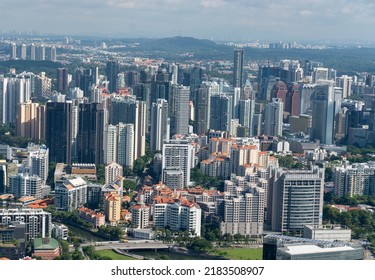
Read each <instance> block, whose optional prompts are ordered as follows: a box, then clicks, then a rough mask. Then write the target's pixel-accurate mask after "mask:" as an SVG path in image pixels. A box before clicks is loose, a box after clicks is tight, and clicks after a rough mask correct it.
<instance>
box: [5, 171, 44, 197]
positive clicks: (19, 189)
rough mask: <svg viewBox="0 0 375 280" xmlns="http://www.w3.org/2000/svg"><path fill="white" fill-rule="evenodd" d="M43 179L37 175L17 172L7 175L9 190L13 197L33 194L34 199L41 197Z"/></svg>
mask: <svg viewBox="0 0 375 280" xmlns="http://www.w3.org/2000/svg"><path fill="white" fill-rule="evenodd" d="M43 186H44V184H43V180H42V179H41V178H40V177H38V176H29V175H28V174H18V175H15V176H9V190H10V193H11V194H13V195H14V196H15V197H18V198H20V197H23V196H33V197H35V198H36V199H41V198H42V188H43Z"/></svg>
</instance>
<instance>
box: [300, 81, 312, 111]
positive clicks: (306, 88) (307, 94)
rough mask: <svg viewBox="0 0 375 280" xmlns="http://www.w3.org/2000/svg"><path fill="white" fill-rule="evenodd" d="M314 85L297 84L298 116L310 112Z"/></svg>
mask: <svg viewBox="0 0 375 280" xmlns="http://www.w3.org/2000/svg"><path fill="white" fill-rule="evenodd" d="M315 86H316V84H299V108H298V111H299V114H306V113H311V112H312V99H313V96H314V89H315Z"/></svg>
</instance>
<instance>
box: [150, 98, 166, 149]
mask: <svg viewBox="0 0 375 280" xmlns="http://www.w3.org/2000/svg"><path fill="white" fill-rule="evenodd" d="M169 129H170V119H169V117H168V102H167V101H166V100H165V99H157V100H156V102H155V103H152V107H151V133H150V149H151V151H162V149H163V143H164V141H166V140H169V135H170V131H169Z"/></svg>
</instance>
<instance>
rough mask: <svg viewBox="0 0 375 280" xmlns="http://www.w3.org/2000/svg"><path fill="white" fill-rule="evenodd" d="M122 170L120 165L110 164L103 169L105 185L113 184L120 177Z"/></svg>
mask: <svg viewBox="0 0 375 280" xmlns="http://www.w3.org/2000/svg"><path fill="white" fill-rule="evenodd" d="M122 174H123V168H122V166H121V165H120V164H118V163H116V162H112V163H110V164H108V165H107V166H106V167H105V184H106V185H108V184H110V183H113V182H114V181H115V180H116V179H117V178H118V177H122Z"/></svg>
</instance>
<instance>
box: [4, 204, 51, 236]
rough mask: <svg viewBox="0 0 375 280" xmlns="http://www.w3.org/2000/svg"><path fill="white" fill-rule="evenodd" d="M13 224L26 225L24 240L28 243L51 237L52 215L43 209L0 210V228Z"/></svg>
mask: <svg viewBox="0 0 375 280" xmlns="http://www.w3.org/2000/svg"><path fill="white" fill-rule="evenodd" d="M13 222H23V223H25V224H26V239H27V240H28V241H30V240H32V239H34V238H37V237H42V238H45V237H51V232H52V215H51V213H49V212H45V211H44V210H43V209H31V208H17V209H0V226H9V225H11V224H12V223H13Z"/></svg>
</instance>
